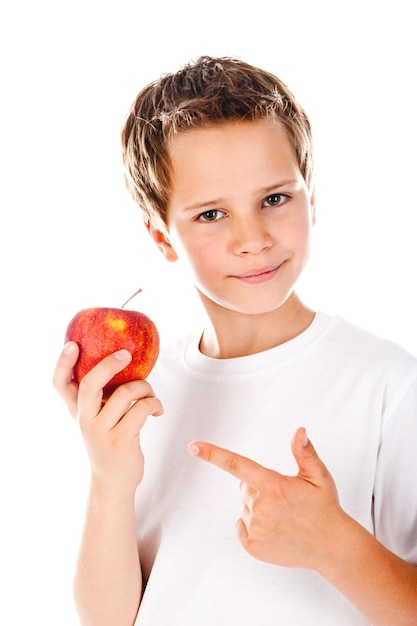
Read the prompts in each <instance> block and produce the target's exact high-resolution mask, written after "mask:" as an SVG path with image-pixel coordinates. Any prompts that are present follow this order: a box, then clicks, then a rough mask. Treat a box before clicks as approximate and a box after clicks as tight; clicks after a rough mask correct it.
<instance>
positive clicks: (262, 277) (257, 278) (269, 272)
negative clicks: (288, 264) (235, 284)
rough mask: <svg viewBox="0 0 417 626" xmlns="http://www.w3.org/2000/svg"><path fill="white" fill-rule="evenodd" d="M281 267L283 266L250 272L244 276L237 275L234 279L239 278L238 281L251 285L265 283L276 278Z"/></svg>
mask: <svg viewBox="0 0 417 626" xmlns="http://www.w3.org/2000/svg"><path fill="white" fill-rule="evenodd" d="M281 266H282V264H281V265H273V266H269V267H262V268H259V269H253V270H249V272H245V273H244V274H239V275H235V276H234V278H237V279H238V280H241V281H242V282H244V283H248V284H250V285H257V284H259V283H265V282H268V281H269V280H272V279H273V278H275V276H276V275H277V274H278V272H279V270H280V268H281Z"/></svg>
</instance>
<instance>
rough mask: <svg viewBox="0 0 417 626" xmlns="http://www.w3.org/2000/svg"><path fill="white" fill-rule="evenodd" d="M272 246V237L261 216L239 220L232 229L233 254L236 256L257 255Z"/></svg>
mask: <svg viewBox="0 0 417 626" xmlns="http://www.w3.org/2000/svg"><path fill="white" fill-rule="evenodd" d="M272 244H273V239H272V236H271V234H270V232H269V230H268V228H267V224H266V223H265V218H263V217H262V215H259V214H256V215H251V216H246V217H245V218H240V219H239V220H238V221H236V223H235V224H234V228H233V252H234V253H235V254H238V255H242V254H243V255H245V254H259V253H260V252H264V251H265V250H267V249H268V248H270V247H271V246H272Z"/></svg>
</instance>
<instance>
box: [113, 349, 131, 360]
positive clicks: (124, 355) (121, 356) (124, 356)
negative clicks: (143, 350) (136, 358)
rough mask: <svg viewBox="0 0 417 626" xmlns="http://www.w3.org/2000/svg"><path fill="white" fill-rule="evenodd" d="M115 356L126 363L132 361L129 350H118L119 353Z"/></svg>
mask: <svg viewBox="0 0 417 626" xmlns="http://www.w3.org/2000/svg"><path fill="white" fill-rule="evenodd" d="M114 356H115V357H116V359H117V360H118V361H126V359H130V352H129V350H118V352H115V353H114Z"/></svg>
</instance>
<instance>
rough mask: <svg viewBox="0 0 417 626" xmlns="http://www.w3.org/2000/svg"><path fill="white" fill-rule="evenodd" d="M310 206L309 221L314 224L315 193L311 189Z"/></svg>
mask: <svg viewBox="0 0 417 626" xmlns="http://www.w3.org/2000/svg"><path fill="white" fill-rule="evenodd" d="M310 206H311V221H312V223H313V226H314V224H315V223H316V194H315V191H314V189H313V191H312V192H311V196H310Z"/></svg>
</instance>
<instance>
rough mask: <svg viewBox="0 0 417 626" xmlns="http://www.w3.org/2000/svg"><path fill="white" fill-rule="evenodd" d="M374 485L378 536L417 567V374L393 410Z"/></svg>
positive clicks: (394, 403)
mask: <svg viewBox="0 0 417 626" xmlns="http://www.w3.org/2000/svg"><path fill="white" fill-rule="evenodd" d="M389 408H390V410H389V414H388V415H387V419H386V422H385V425H384V428H383V431H382V435H381V442H380V447H379V454H378V460H377V470H376V478H375V485H374V523H375V535H376V537H377V539H378V540H379V541H381V543H383V544H384V545H385V546H386V547H387V548H388V549H389V550H391V551H392V552H394V553H395V554H397V555H398V556H400V557H401V558H402V559H404V560H406V561H408V562H409V563H412V564H414V565H417V372H416V371H415V370H414V372H413V373H412V374H411V375H410V376H409V378H408V379H407V380H406V381H405V382H404V384H403V386H402V388H401V390H400V392H398V393H397V396H396V398H394V401H393V402H391V406H390V407H389Z"/></svg>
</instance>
